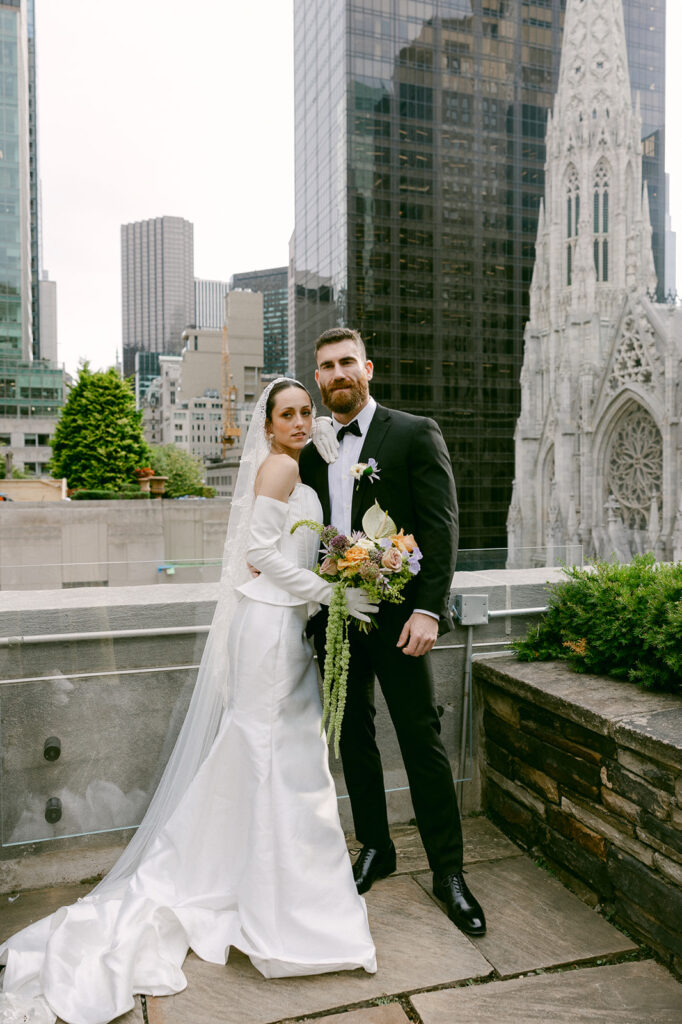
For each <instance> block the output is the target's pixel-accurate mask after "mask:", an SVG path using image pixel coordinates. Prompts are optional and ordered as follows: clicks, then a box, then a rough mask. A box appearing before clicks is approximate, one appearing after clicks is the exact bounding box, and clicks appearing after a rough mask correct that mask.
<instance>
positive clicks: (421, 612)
mask: <svg viewBox="0 0 682 1024" xmlns="http://www.w3.org/2000/svg"><path fill="white" fill-rule="evenodd" d="M413 614H416V615H428V616H429V618H431V619H435V620H436V622H439V621H440V615H438V614H437V613H436V612H430V611H427V609H426V608H415V609H414V611H413Z"/></svg>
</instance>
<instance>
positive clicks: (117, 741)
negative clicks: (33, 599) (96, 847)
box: [0, 667, 196, 847]
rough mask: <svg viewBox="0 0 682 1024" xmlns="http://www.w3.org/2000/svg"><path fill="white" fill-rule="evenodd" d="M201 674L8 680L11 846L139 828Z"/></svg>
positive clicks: (5, 824)
mask: <svg viewBox="0 0 682 1024" xmlns="http://www.w3.org/2000/svg"><path fill="white" fill-rule="evenodd" d="M195 675H196V669H195V668H193V667H176V668H165V669H162V670H160V671H155V670H146V671H145V670H142V671H139V672H135V671H130V670H127V671H124V672H117V671H116V670H113V671H111V672H101V673H77V674H72V675H68V674H62V673H59V674H57V675H54V676H52V677H51V678H49V677H48V678H44V679H20V680H16V681H9V680H4V681H3V683H2V687H1V688H0V727H1V733H0V736H1V742H2V783H1V786H2V804H1V806H2V827H1V840H2V845H3V847H5V846H13V845H18V844H25V843H36V842H41V841H43V840H46V839H58V838H65V837H67V836H80V835H87V834H90V833H93V832H110V831H117V830H119V829H124V828H130V827H131V826H135V825H137V824H139V822H140V820H141V817H142V815H143V814H144V811H145V809H146V807H147V805H148V803H149V800H150V799H151V796H152V794H153V792H154V789H155V787H156V784H157V782H158V779H159V778H160V775H161V772H162V771H163V767H164V765H165V763H166V761H167V759H168V756H169V754H170V751H171V750H172V747H173V744H174V742H175V738H176V736H177V733H178V730H179V728H180V725H181V724H182V720H183V718H184V715H185V712H186V710H187V706H188V703H189V699H190V696H191V693H192V688H193V685H194V679H195Z"/></svg>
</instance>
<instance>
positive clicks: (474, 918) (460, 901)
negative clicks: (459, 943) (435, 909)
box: [433, 872, 485, 935]
mask: <svg viewBox="0 0 682 1024" xmlns="http://www.w3.org/2000/svg"><path fill="white" fill-rule="evenodd" d="M433 895H434V896H435V897H436V899H439V900H442V901H443V903H444V904H445V907H446V909H447V912H448V917H449V918H450V920H451V921H452V922H453V924H456V925H457V927H458V928H460V929H461V930H462V931H463V932H466V933H467V935H485V915H484V913H483V910H482V908H481V905H480V903H479V902H478V900H477V899H476V897H475V896H474V895H473V894H472V893H471V891H470V889H469V886H468V885H467V884H466V882H465V881H464V875H463V874H462V873H461V872H460V873H459V874H458V875H446V877H445V878H441V879H439V880H438V881H436V879H435V878H434V880H433Z"/></svg>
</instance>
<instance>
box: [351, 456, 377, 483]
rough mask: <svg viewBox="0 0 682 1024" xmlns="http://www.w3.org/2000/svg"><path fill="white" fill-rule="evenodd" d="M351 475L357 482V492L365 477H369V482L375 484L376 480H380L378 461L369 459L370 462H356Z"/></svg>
mask: <svg viewBox="0 0 682 1024" xmlns="http://www.w3.org/2000/svg"><path fill="white" fill-rule="evenodd" d="M350 475H351V476H353V477H355V479H356V480H357V483H356V485H355V487H356V490H357V488H358V487H359V486H360V481H361V480H362V478H363V476H368V477H369V482H370V483H371V484H373V483H374V481H375V480H378V479H379V467H378V465H377V462H376V459H369V461H368V462H356V463H355V465H354V466H351V467H350Z"/></svg>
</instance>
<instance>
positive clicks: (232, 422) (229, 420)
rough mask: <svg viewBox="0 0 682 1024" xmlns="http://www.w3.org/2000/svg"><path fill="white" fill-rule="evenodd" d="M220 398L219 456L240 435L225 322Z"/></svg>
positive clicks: (222, 454) (224, 453)
mask: <svg viewBox="0 0 682 1024" xmlns="http://www.w3.org/2000/svg"><path fill="white" fill-rule="evenodd" d="M221 368H222V389H221V393H222V400H223V432H222V438H221V448H220V454H221V458H223V459H224V458H225V456H226V455H227V449H228V448H231V447H232V446H233V444H234V443H235V441H238V440H239V438H240V437H241V433H242V432H241V430H240V428H239V427H238V426H237V419H236V413H237V388H236V387H235V385H234V384H233V383H232V374H231V373H230V350H229V347H228V344H227V324H223V347H222V360H221Z"/></svg>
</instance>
